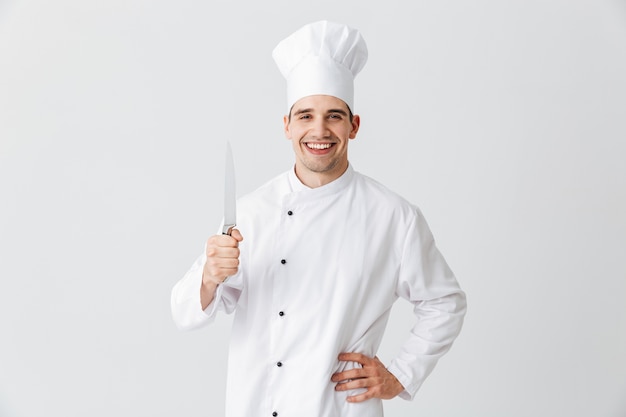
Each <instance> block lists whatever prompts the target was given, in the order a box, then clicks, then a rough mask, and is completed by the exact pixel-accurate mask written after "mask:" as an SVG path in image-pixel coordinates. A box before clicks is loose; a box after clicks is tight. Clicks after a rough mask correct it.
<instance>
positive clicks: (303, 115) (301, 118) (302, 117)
mask: <svg viewBox="0 0 626 417" xmlns="http://www.w3.org/2000/svg"><path fill="white" fill-rule="evenodd" d="M310 118H311V115H310V114H301V115H300V116H299V117H298V119H300V120H305V119H310Z"/></svg>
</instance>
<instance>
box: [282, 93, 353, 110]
mask: <svg viewBox="0 0 626 417" xmlns="http://www.w3.org/2000/svg"><path fill="white" fill-rule="evenodd" d="M303 109H310V110H311V111H316V112H327V111H328V110H337V109H341V110H345V111H349V109H348V105H347V104H346V103H345V102H344V101H343V100H341V99H339V98H337V97H334V96H326V95H315V96H307V97H303V98H301V99H300V100H298V101H296V102H295V103H294V105H293V107H292V108H291V112H292V113H295V112H297V111H299V110H303Z"/></svg>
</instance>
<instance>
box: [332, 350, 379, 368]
mask: <svg viewBox="0 0 626 417" xmlns="http://www.w3.org/2000/svg"><path fill="white" fill-rule="evenodd" d="M338 359H339V360H340V361H344V362H358V363H360V364H361V365H365V364H369V363H370V362H372V358H370V357H369V356H366V355H364V354H362V353H357V352H343V353H340V354H339V356H338Z"/></svg>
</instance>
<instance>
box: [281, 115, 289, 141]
mask: <svg viewBox="0 0 626 417" xmlns="http://www.w3.org/2000/svg"><path fill="white" fill-rule="evenodd" d="M283 131H284V132H285V137H286V138H287V139H291V132H290V131H289V116H287V115H285V116H283Z"/></svg>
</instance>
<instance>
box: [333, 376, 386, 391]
mask: <svg viewBox="0 0 626 417" xmlns="http://www.w3.org/2000/svg"><path fill="white" fill-rule="evenodd" d="M376 384H377V381H375V380H374V379H372V378H359V379H353V380H351V381H347V382H342V383H340V384H337V385H335V390H337V391H347V390H350V389H357V388H369V387H372V386H374V385H376Z"/></svg>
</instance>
